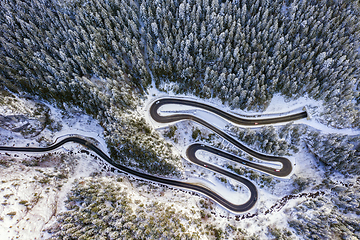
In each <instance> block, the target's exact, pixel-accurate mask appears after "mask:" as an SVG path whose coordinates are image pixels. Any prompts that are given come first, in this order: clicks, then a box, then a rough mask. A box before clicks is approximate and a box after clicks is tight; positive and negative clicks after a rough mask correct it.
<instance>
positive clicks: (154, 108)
mask: <svg viewBox="0 0 360 240" xmlns="http://www.w3.org/2000/svg"><path fill="white" fill-rule="evenodd" d="M165 104H183V105H188V106H194V107H199V108H203V109H206V110H208V111H211V112H213V113H215V114H217V115H219V116H222V117H224V118H225V119H228V120H229V121H232V122H235V123H238V124H243V123H245V124H243V125H254V124H255V122H257V123H259V124H260V120H262V123H261V124H271V123H276V122H285V121H293V120H296V119H301V118H304V117H307V113H306V112H302V113H299V114H293V115H290V116H283V117H279V118H267V119H259V120H255V119H243V118H239V117H237V116H233V115H231V114H228V113H226V112H224V111H222V110H219V109H217V108H215V107H212V106H209V105H206V104H204V103H198V102H194V101H190V100H185V99H172V98H163V99H160V100H157V101H155V102H154V103H153V104H152V105H151V107H150V115H151V117H152V118H153V119H154V120H155V121H157V122H159V123H170V122H176V121H181V120H186V119H187V120H193V121H195V122H197V123H199V124H201V125H203V126H205V127H207V128H209V129H210V130H212V131H214V132H215V133H217V134H219V135H220V136H221V137H223V138H224V139H226V140H227V141H228V142H230V143H232V144H233V145H234V146H236V147H238V148H239V149H241V150H242V151H244V152H246V153H248V154H250V155H252V156H253V157H255V158H258V159H260V160H264V161H268V162H280V163H281V164H282V168H281V169H280V170H279V171H275V169H274V168H268V167H265V166H261V165H258V164H254V163H253V166H252V167H253V168H255V169H258V170H261V171H263V170H265V172H267V173H270V174H272V175H274V176H278V177H285V176H287V175H289V174H290V173H291V171H292V164H291V162H290V161H289V159H287V158H285V157H278V156H269V155H266V154H263V153H259V152H257V151H254V150H252V149H250V148H248V147H246V146H245V145H243V144H241V143H240V142H239V141H237V140H235V139H234V138H232V137H231V136H229V135H228V134H226V133H225V132H223V131H221V130H220V129H218V128H217V127H215V126H213V125H211V124H210V123H208V122H206V121H205V120H203V119H201V118H198V117H196V116H193V115H190V114H175V115H169V116H160V115H159V114H158V109H159V108H160V107H161V106H162V105H165ZM277 119H280V120H279V121H277ZM190 147H191V146H190ZM196 148H197V149H200V148H202V149H203V150H205V151H210V147H201V146H200V147H199V146H197V147H196ZM194 150H195V149H194V148H193V149H191V151H194ZM187 151H189V149H188V150H187ZM210 152H212V153H215V154H217V155H221V156H225V157H227V158H228V157H230V158H229V159H230V160H231V159H233V158H234V157H233V156H232V155H230V154H226V153H224V152H223V151H220V150H218V149H213V148H211V151H210ZM193 156H195V155H193ZM190 160H191V161H194V162H195V161H197V160H195V159H194V158H193V159H190ZM240 161H242V160H240Z"/></svg>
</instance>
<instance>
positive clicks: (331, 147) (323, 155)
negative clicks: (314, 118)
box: [306, 131, 360, 175]
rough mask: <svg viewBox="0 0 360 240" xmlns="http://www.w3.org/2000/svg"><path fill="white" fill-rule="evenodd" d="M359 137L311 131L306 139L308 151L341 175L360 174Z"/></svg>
mask: <svg viewBox="0 0 360 240" xmlns="http://www.w3.org/2000/svg"><path fill="white" fill-rule="evenodd" d="M359 142H360V137H359V136H346V135H340V134H321V133H320V132H318V131H311V132H309V133H308V136H307V138H306V144H307V146H308V147H309V149H310V151H311V152H312V153H313V154H314V155H315V156H316V158H317V159H319V160H320V161H321V162H323V163H325V164H326V165H327V166H329V167H331V168H332V169H334V170H337V171H339V172H341V173H343V174H346V175H348V174H354V175H358V174H360V167H359V166H360V151H359V150H360V149H359Z"/></svg>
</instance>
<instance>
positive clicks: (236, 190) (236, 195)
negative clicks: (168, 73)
mask: <svg viewBox="0 0 360 240" xmlns="http://www.w3.org/2000/svg"><path fill="white" fill-rule="evenodd" d="M168 96H174V94H172V93H171V92H170V93H169V94H164V93H162V92H159V91H158V90H156V89H155V88H152V89H150V91H149V95H148V98H147V99H146V101H145V102H144V105H143V106H142V107H141V108H139V109H138V110H137V112H138V113H139V114H140V115H141V116H143V117H144V118H145V119H146V121H147V122H148V123H150V124H152V125H153V126H154V127H155V128H158V130H159V131H164V130H166V128H167V126H169V125H173V123H172V124H158V123H156V122H154V121H153V120H152V119H151V117H150V116H149V113H148V109H149V107H150V104H151V103H152V102H153V101H154V100H155V99H157V98H159V97H168ZM176 97H179V96H176ZM180 97H186V96H180ZM187 98H189V97H187ZM191 98H192V99H194V100H195V101H200V102H204V103H207V104H211V105H213V106H215V107H218V108H220V109H222V110H224V111H227V112H232V113H234V114H239V115H242V116H243V115H257V116H258V115H259V113H257V112H245V111H240V110H231V109H230V108H229V107H227V106H224V105H223V104H222V103H221V101H220V100H218V99H209V100H206V101H204V100H202V99H199V98H196V97H191ZM19 101H20V102H21V101H22V100H19ZM24 106H27V104H24V103H21V105H20V107H19V108H20V110H19V111H20V112H21V111H22V110H21V109H26V107H24ZM47 106H48V107H49V108H50V111H51V118H52V119H55V120H56V121H58V122H59V123H60V124H61V125H62V128H61V130H60V131H57V132H53V131H50V130H49V129H45V130H44V131H42V132H41V134H40V135H39V136H37V137H36V138H34V139H26V138H24V137H23V136H22V135H21V134H19V133H14V132H11V131H9V130H5V129H1V128H0V144H1V145H8V146H13V145H15V146H26V145H27V144H29V146H34V147H36V146H43V145H44V142H43V141H42V140H40V139H41V137H43V139H45V140H46V142H47V143H51V142H53V141H59V139H61V138H62V137H64V136H68V135H74V134H78V135H81V136H86V137H89V138H92V139H95V140H96V141H97V142H98V146H99V147H100V148H101V149H102V150H103V151H104V152H106V153H107V152H108V150H107V148H106V144H105V141H104V137H103V135H102V133H103V129H102V128H101V127H100V126H99V124H98V123H97V121H96V120H94V119H92V118H91V117H89V116H87V115H85V114H82V113H80V112H76V111H75V112H71V113H69V114H65V115H64V114H63V113H62V112H61V111H60V110H59V109H57V108H55V107H53V106H51V105H49V104H47ZM304 106H311V107H317V108H318V109H321V107H322V103H321V102H318V101H314V100H311V99H308V98H299V99H297V100H296V101H286V100H285V99H284V98H282V97H281V96H279V95H276V96H274V98H273V100H272V102H271V103H270V105H269V107H268V108H267V110H266V111H265V112H264V113H261V115H262V116H263V117H264V116H276V115H277V114H279V113H286V112H292V113H294V112H296V111H300V110H301V109H302V108H303V107H304ZM0 108H1V107H0ZM173 109H176V111H180V110H181V111H183V112H187V113H188V114H194V115H196V116H197V117H200V118H203V119H205V120H207V119H211V121H212V124H214V125H216V126H217V127H218V128H220V129H223V130H225V128H226V125H228V122H227V121H225V120H224V119H222V118H220V117H218V116H216V115H214V114H212V113H209V112H206V111H203V110H199V109H194V108H189V107H184V106H180V105H178V106H170V107H169V106H164V108H163V109H161V114H174V112H169V111H173ZM0 111H3V112H2V113H3V114H5V113H6V114H14V112H11V111H10V110H9V108H6V109H5V108H3V109H0ZM296 123H301V124H306V125H309V126H311V127H314V128H316V129H319V130H322V131H324V132H326V133H330V132H334V133H341V134H348V135H351V134H359V132H356V131H352V130H351V129H343V130H339V129H333V128H330V127H327V126H325V125H323V124H320V123H319V122H318V121H316V117H314V118H312V119H311V120H306V119H303V120H299V121H296ZM176 126H177V127H178V130H177V132H176V138H177V139H178V141H177V142H175V141H174V140H171V141H172V144H173V145H174V146H175V148H174V149H175V152H174V153H175V154H178V155H179V156H182V157H183V159H184V156H185V154H184V152H185V150H186V147H187V146H188V145H189V144H191V143H193V142H194V140H193V139H192V136H191V133H192V129H193V128H199V129H201V132H202V133H204V134H205V135H206V134H207V135H208V134H209V133H211V132H210V131H209V130H207V129H204V128H202V126H201V125H199V124H197V123H194V122H191V121H181V122H178V123H176ZM225 145H226V143H225ZM78 149H79V145H78V144H72V143H69V144H66V145H65V146H63V147H62V148H61V149H59V150H56V151H54V152H61V153H65V154H66V153H69V152H70V151H77V150H78ZM198 154H199V155H198V157H199V158H201V160H203V161H205V162H207V161H209V162H211V163H213V164H215V165H218V166H220V167H223V163H224V162H225V160H224V159H219V158H217V157H216V156H210V155H209V154H208V153H202V152H199V153H198ZM41 155H42V154H11V157H9V156H7V155H5V154H4V153H3V152H2V153H1V154H0V158H13V159H15V160H14V164H12V165H11V166H9V167H7V168H6V167H3V166H1V165H0V169H1V171H0V201H1V202H2V205H1V206H0V232H1V239H12V238H14V239H15V238H19V239H43V238H47V237H48V236H49V235H47V234H46V233H45V232H42V231H43V229H44V227H45V228H46V226H49V225H51V223H52V221H54V218H53V216H54V215H55V214H56V213H58V212H61V211H64V210H65V205H64V201H65V199H66V195H67V193H68V192H69V191H70V189H71V187H72V183H73V181H74V180H75V179H78V178H80V177H87V176H89V175H90V173H91V172H94V171H95V172H96V171H99V166H98V164H97V162H96V161H95V160H94V159H93V158H92V157H90V156H87V155H85V154H81V155H76V156H77V157H76V159H77V160H76V161H77V162H76V164H75V165H74V166H75V167H74V169H73V172H72V174H71V176H70V177H69V178H68V179H65V180H63V181H59V182H54V181H50V183H47V184H43V183H40V184H39V181H40V180H41V179H43V178H45V177H46V176H48V175H51V174H53V172H54V171H55V169H54V167H53V166H51V165H50V166H37V167H29V166H24V165H23V164H22V161H23V160H24V159H27V158H31V157H32V156H35V157H39V156H41ZM290 160H291V161H292V162H293V164H294V171H293V173H292V176H291V178H294V177H297V176H301V177H303V178H311V179H312V180H313V181H315V182H321V180H322V179H323V170H322V168H321V166H318V163H317V161H316V160H315V159H314V157H313V156H312V155H310V154H309V153H308V151H307V150H306V148H305V147H304V146H301V148H300V151H299V152H298V153H296V154H294V155H293V156H291V157H290ZM183 164H184V166H185V173H186V177H187V179H186V181H188V182H192V183H198V184H201V185H203V186H206V187H209V188H211V189H213V190H214V191H215V192H217V193H218V194H220V195H222V196H223V197H225V198H226V199H228V200H229V201H230V202H233V203H235V204H241V203H243V202H245V201H246V200H247V199H248V198H249V191H248V190H247V189H246V188H245V187H243V186H241V184H239V183H237V182H236V181H233V180H227V182H226V183H224V182H222V181H220V178H221V177H222V176H221V175H219V174H214V173H212V172H211V171H209V170H208V169H205V168H203V167H201V166H196V165H194V164H192V163H190V162H188V161H186V160H184V162H183ZM271 164H273V163H271ZM110 175H112V174H111V173H110ZM259 175H260V176H264V174H262V173H259ZM39 179H40V180H39ZM274 182H275V183H274V186H273V187H259V188H258V192H259V199H258V202H257V204H256V206H255V207H254V208H253V209H252V210H251V211H249V213H245V214H250V215H251V214H257V216H256V217H254V218H248V219H245V220H241V221H236V220H235V215H234V214H232V213H229V212H228V211H227V210H226V209H224V208H222V207H221V206H219V205H215V206H214V209H213V210H212V212H213V214H214V215H215V216H216V221H215V222H214V223H216V224H218V225H219V226H224V225H225V224H226V223H231V224H233V225H235V226H236V227H240V228H242V229H246V231H247V232H248V233H250V234H253V233H254V234H259V237H260V238H261V239H265V238H268V236H266V235H265V233H266V232H267V230H266V228H267V226H269V225H274V226H276V227H277V228H279V229H281V228H285V227H287V212H286V209H289V208H292V207H294V206H296V204H297V203H298V202H299V201H300V200H299V199H293V200H290V201H288V202H287V204H286V207H284V208H283V209H279V210H276V211H274V212H272V213H271V214H268V215H266V214H264V213H265V211H266V210H268V209H269V208H271V207H272V206H274V205H275V204H276V203H277V202H278V201H279V199H281V198H282V197H285V196H287V195H288V194H291V193H292V191H293V190H294V186H293V185H292V182H293V181H292V179H290V176H289V178H287V179H279V178H276V179H275V180H274ZM58 184H61V185H62V186H61V187H60V188H59V187H58ZM124 184H128V185H129V186H131V185H133V184H134V183H133V180H131V181H125V183H124ZM257 185H259V184H257ZM146 186H148V185H143V186H136V191H134V190H132V192H130V193H129V194H130V196H132V197H133V198H134V199H141V200H142V201H146V199H149V197H152V198H154V199H156V200H157V201H159V202H165V203H169V204H170V203H171V204H175V205H176V207H177V209H180V210H182V211H183V212H189V214H190V207H189V206H196V208H197V209H198V208H199V206H198V204H199V199H202V197H198V196H193V195H191V194H188V193H183V192H182V191H181V190H176V189H175V190H172V191H164V193H161V194H159V196H152V194H153V192H152V191H149V190H148V188H147V187H146ZM129 189H131V188H130V187H129ZM25 201H26V202H25ZM220 216H225V218H221V217H220ZM194 227H195V225H194Z"/></svg>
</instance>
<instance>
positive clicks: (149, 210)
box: [49, 178, 198, 239]
mask: <svg viewBox="0 0 360 240" xmlns="http://www.w3.org/2000/svg"><path fill="white" fill-rule="evenodd" d="M126 190H127V189H124V188H122V187H121V186H119V185H118V184H116V182H115V184H114V183H112V182H111V181H106V180H105V179H99V178H93V179H91V180H89V179H87V180H80V181H78V180H77V181H76V182H75V186H74V188H73V189H72V191H71V192H70V194H69V195H68V199H67V201H66V203H67V204H66V208H67V209H68V211H66V212H63V213H61V214H59V216H58V219H57V223H55V224H54V225H53V227H52V228H50V229H49V231H50V232H51V233H53V235H52V237H51V238H50V239H63V238H66V239H91V238H97V239H102V238H104V239H119V238H122V239H129V238H136V239H161V238H165V239H197V238H198V236H197V234H196V233H191V232H189V231H187V230H186V229H188V227H187V228H185V227H184V225H183V224H184V221H182V220H183V219H185V218H186V216H185V215H184V214H182V213H179V212H178V211H176V210H175V209H174V208H172V207H166V206H165V205H164V204H158V203H157V202H155V201H150V202H149V203H148V204H146V205H144V204H140V203H141V201H136V203H135V204H136V205H135V204H133V203H132V199H131V198H130V197H128V196H127V191H126ZM180 229H183V230H184V231H180Z"/></svg>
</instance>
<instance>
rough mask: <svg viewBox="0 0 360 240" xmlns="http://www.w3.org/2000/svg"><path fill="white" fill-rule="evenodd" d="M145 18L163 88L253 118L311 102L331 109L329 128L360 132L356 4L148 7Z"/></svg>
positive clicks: (143, 8) (252, 1) (143, 7)
mask: <svg viewBox="0 0 360 240" xmlns="http://www.w3.org/2000/svg"><path fill="white" fill-rule="evenodd" d="M140 16H141V18H142V19H143V21H144V23H145V26H146V27H145V30H146V31H147V43H148V48H147V50H148V60H149V63H150V64H149V67H150V69H151V70H152V72H153V74H154V76H155V81H156V83H157V85H161V84H163V82H164V81H165V82H166V81H172V82H175V83H176V85H175V86H176V91H175V92H179V93H192V94H195V95H197V96H200V97H204V98H209V97H219V98H220V99H222V101H223V102H226V103H228V104H229V105H231V106H232V107H235V108H241V109H246V108H247V109H255V110H256V109H257V110H263V109H265V108H266V106H267V105H268V104H269V102H270V99H271V98H272V96H273V94H274V93H277V92H280V93H282V94H283V95H285V96H287V97H288V98H297V97H299V96H303V95H305V94H307V95H308V96H310V97H312V98H315V99H324V100H325V101H326V102H327V103H326V106H327V109H326V110H325V112H324V114H325V115H326V118H325V119H326V122H328V123H330V124H331V125H333V126H336V127H346V126H353V127H359V123H360V120H359V117H360V113H359V109H358V108H356V106H355V105H354V102H352V101H353V100H355V101H357V103H359V101H360V98H359V90H360V81H359V80H358V77H357V76H358V75H359V71H360V68H359V65H360V61H359V60H360V59H359V40H360V34H359V33H360V22H359V21H357V19H359V17H360V8H359V5H358V3H357V2H356V1H346V2H342V3H341V4H338V3H337V2H335V1H327V0H322V1H310V0H308V1H287V2H286V1H285V2H284V1H280V0H277V1H259V0H245V1H224V2H218V1H187V0H185V1H176V0H175V1H171V2H168V1H166V0H162V1H156V4H154V1H150V0H144V1H142V3H141V4H140ZM154 28H156V31H154ZM174 88H175V87H174ZM341 115H346V118H344V117H343V116H341ZM343 119H346V121H344V120H343Z"/></svg>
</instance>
